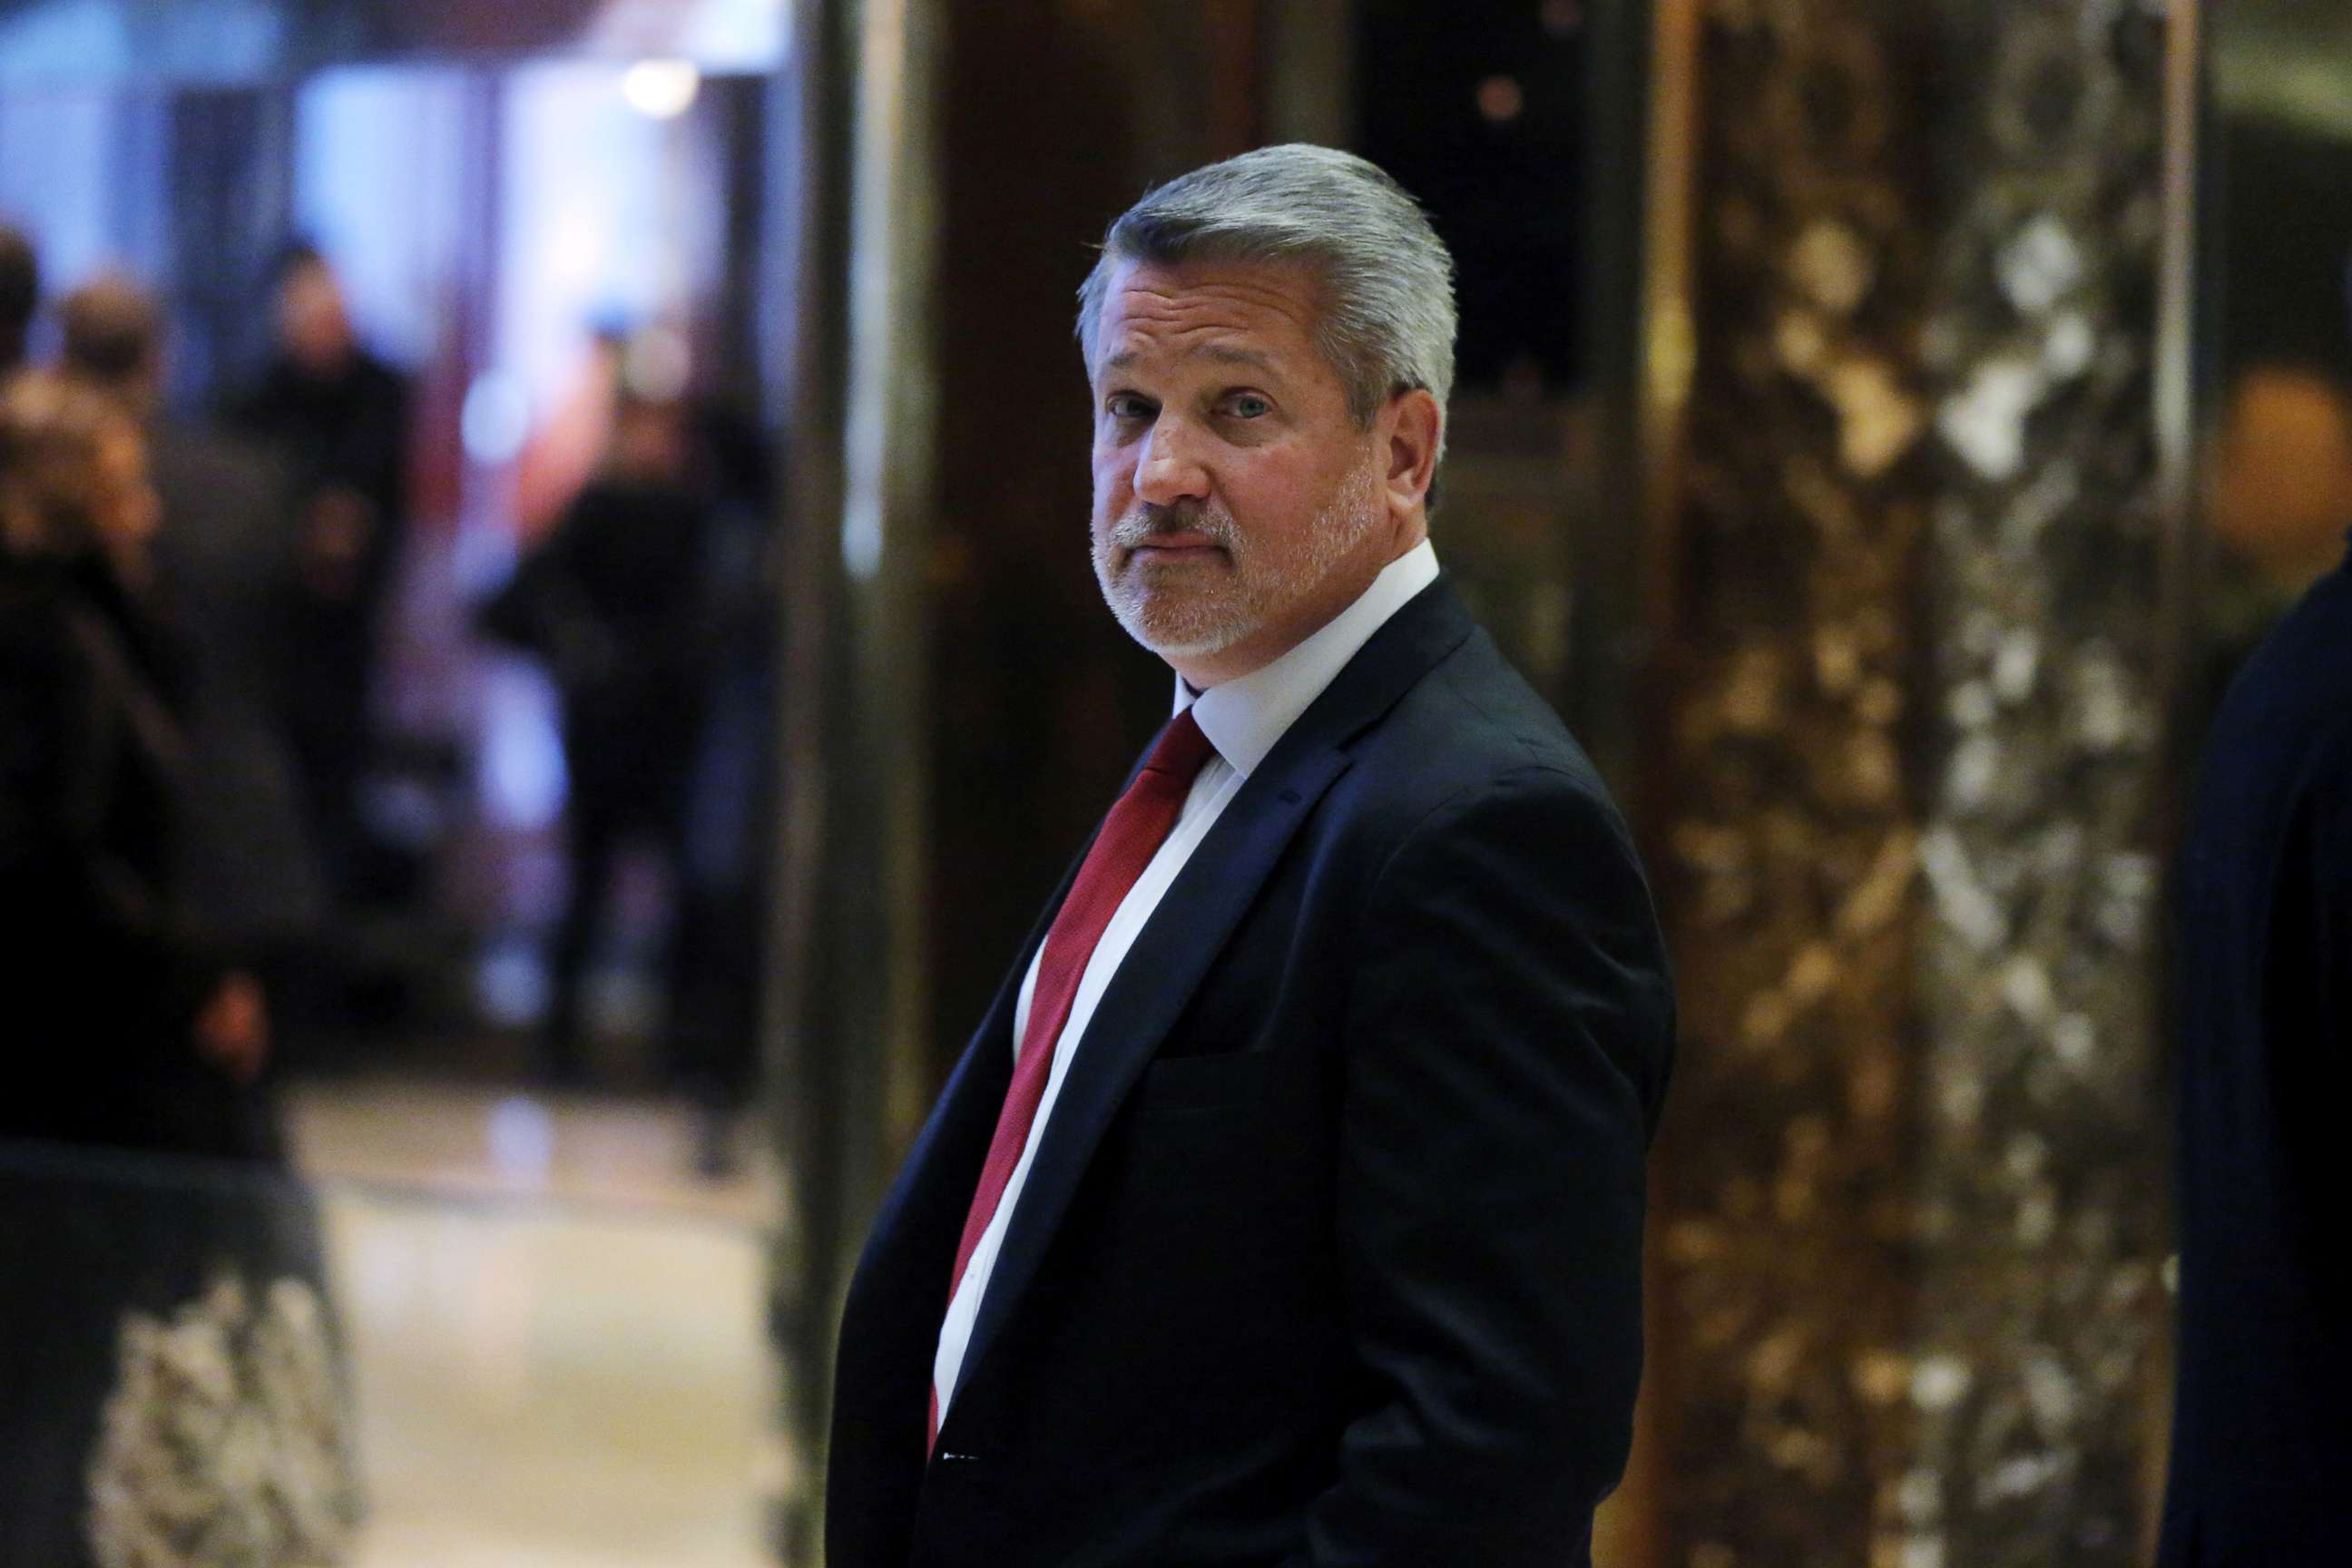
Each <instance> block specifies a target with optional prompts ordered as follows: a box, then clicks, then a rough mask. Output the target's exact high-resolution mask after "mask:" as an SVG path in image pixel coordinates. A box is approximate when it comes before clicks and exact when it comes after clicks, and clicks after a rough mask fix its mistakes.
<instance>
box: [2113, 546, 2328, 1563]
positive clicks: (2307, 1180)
mask: <svg viewBox="0 0 2352 1568" xmlns="http://www.w3.org/2000/svg"><path fill="white" fill-rule="evenodd" d="M2178 905H2179V945H2180V952H2179V976H2180V978H2179V998H2180V1013H2179V1031H2180V1040H2179V1045H2180V1058H2179V1060H2180V1110H2179V1116H2180V1132H2179V1136H2180V1145H2179V1147H2180V1168H2179V1180H2180V1346H2179V1359H2178V1366H2179V1398H2178V1400H2177V1401H2176V1403H2175V1406H2174V1417H2173V1436H2172V1469H2171V1477H2170V1479H2169V1482H2168V1486H2167V1489H2166V1498H2165V1510H2164V1540H2163V1546H2162V1549H2161V1552H2160V1554H2159V1558H2158V1561H2159V1562H2160V1563H2162V1564H2163V1565H2164V1568H2320V1565H2321V1564H2333V1563H2352V1500H2347V1496H2346V1493H2347V1488H2352V1222H2347V1218H2346V1211H2345V1195H2344V1194H2345V1181H2344V1171H2343V1150H2344V1141H2345V1134H2344V1118H2345V1112H2346V1107H2347V1103H2352V563H2347V565H2345V566H2343V567H2339V568H2338V569H2337V570H2336V572H2334V573H2333V574H2330V575H2329V576H2327V577H2326V578H2324V579H2322V580H2321V582H2320V583H2319V584H2318V585H2317V586H2316V587H2315V588H2314V589H2313V590H2312V591H2311V593H2310V594H2309V595H2306V596H2305V599H2304V601H2303V602H2302V603H2301V604H2300V605H2297V606H2296V607H2295V608H2294V610H2292V611H2290V612H2289V613H2288V614H2287V616H2286V617H2285V618H2284V620H2282V621H2281V622H2280V624H2279V626H2277V628H2276V629H2275V630H2274V631H2273V633H2272V634H2271V637H2269V639H2268V640H2267V641H2265V642H2264V643H2263V646H2262V647H2260V648H2259V649H2257V650H2256V652H2255V653H2254V656H2253V657H2252V658H2251V659H2249V660H2248V661H2247V663H2246V667H2245V668H2244V669H2243V670H2242V671H2241V672H2240V674H2239V676H2238V679H2237V680H2236V681H2235V683H2234V684H2233V685H2232V686H2231V689H2230V694H2229V696H2228V698H2227V699H2225V700H2224V701H2223V702H2222V705H2221V713H2220V715H2219V716H2218V717H2217V718H2216V719H2215V720H2214V721H2213V727H2212V731H2211V733H2210V736H2209V737H2208V740H2207V742H2206V752H2205V763H2204V768H2203V771H2202V775H2201V777H2200V780H2199V783H2198V789H2197V803H2196V807H2195V811H2194V814H2193V816H2192V818H2191V821H2190V824H2189V833H2188V837H2187V841H2186V844H2185V846H2184V848H2183V852H2182V858H2181V864H2180V875H2179V891H2178Z"/></svg>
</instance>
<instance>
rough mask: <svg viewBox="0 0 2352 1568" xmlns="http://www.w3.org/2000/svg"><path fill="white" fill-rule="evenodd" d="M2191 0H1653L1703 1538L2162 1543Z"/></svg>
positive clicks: (1685, 1374) (1697, 1533) (1659, 302)
mask: <svg viewBox="0 0 2352 1568" xmlns="http://www.w3.org/2000/svg"><path fill="white" fill-rule="evenodd" d="M2190 4H2191V0H2173V4H2172V5H2171V6H2170V7H2168V5H2166V4H2165V3H2164V0H2010V3H2003V4H1993V3H1991V0H1939V3H1932V4H1928V5H1919V6H1910V7H1896V6H1893V5H1881V4H1872V3H1870V0H1661V5H1660V10H1661V15H1660V17H1659V28H1658V36H1659V37H1660V39H1661V40H1662V42H1663V43H1664V44H1666V45H1667V46H1668V47H1673V41H1674V40H1676V39H1682V40H1685V41H1686V45H1687V47H1686V49H1685V52H1684V53H1682V54H1681V55H1680V56H1679V58H1675V57H1672V56H1667V57H1664V58H1660V59H1659V60H1658V61H1657V66H1656V76H1657V79H1658V80H1659V81H1660V82H1661V83H1664V84H1667V85H1666V86H1662V88H1661V89H1659V90H1660V94H1661V97H1660V101H1661V102H1662V103H1676V102H1680V101H1683V100H1685V98H1686V100H1687V101H1688V104H1689V112H1688V113H1687V114H1686V115H1685V116H1682V117H1680V118H1677V117H1675V116H1672V115H1664V114H1662V115H1661V116H1660V117H1659V118H1658V121H1657V124H1658V134H1659V135H1660V136H1662V137H1664V138H1666V139H1668V140H1669V141H1671V140H1672V139H1674V138H1676V137H1680V136H1686V137H1688V138H1689V140H1688V142H1687V146H1686V151H1685V153H1684V154H1683V155H1680V156H1677V155H1676V154H1675V149H1674V148H1673V147H1672V146H1668V147H1665V148H1663V149H1654V156H1653V159H1652V166H1653V168H1654V169H1655V170H1660V171H1665V172H1668V173H1670V174H1671V173H1673V172H1675V171H1681V172H1683V173H1684V174H1685V175H1686V178H1685V179H1683V180H1681V181H1677V182H1674V183H1670V184H1666V185H1664V186H1662V187H1660V188H1655V189H1654V190H1653V192H1652V203H1653V210H1654V223H1653V231H1652V232H1653V235H1654V237H1655V238H1656V239H1658V240H1660V241H1662V242H1664V243H1665V244H1667V245H1668V246H1669V247H1672V248H1673V250H1674V252H1675V253H1674V254H1670V255H1665V256H1653V258H1652V273H1651V276H1652V278H1653V279H1654V283H1653V295H1652V298H1651V300H1650V302H1649V308H1650V314H1651V320H1652V322H1653V329H1654V330H1653V334H1652V349H1651V354H1652V358H1653V361H1654V365H1653V374H1652V381H1653V385H1654V388H1656V389H1660V392H1661V395H1662V396H1663V398H1664V401H1665V402H1666V403H1667V404H1668V405H1670V406H1667V407H1665V409H1664V417H1663V418H1660V417H1654V418H1653V419H1652V420H1651V422H1650V426H1649V437H1648V438H1649V440H1650V441H1651V444H1652V445H1653V447H1654V448H1655V447H1670V448H1672V449H1673V450H1674V451H1675V452H1676V453H1678V458H1676V460H1674V461H1672V462H1670V463H1667V464H1664V466H1663V468H1661V469H1660V470H1659V471H1660V473H1661V479H1660V483H1659V489H1658V490H1657V494H1656V495H1655V497H1654V500H1655V501H1656V503H1657V515H1658V516H1659V518H1660V520H1661V521H1662V523H1663V524H1664V527H1663V529H1662V530H1661V541H1660V549H1661V562H1662V566H1663V569H1662V572H1661V574H1660V580H1661V584H1662V591H1661V597H1660V605H1661V608H1662V612H1663V618H1664V631H1665V633H1666V635H1665V637H1664V639H1663V642H1662V646H1663V647H1666V648H1667V649H1669V650H1672V651H1671V652H1670V653H1669V655H1668V656H1667V662H1666V664H1665V665H1664V668H1662V670H1661V675H1662V678H1663V679H1664V684H1665V685H1666V687H1667V689H1669V690H1670V691H1671V692H1672V694H1673V695H1672V700H1671V703H1670V704H1669V706H1668V715H1669V716H1668V717H1667V719H1666V720H1665V721H1664V732H1663V733H1661V734H1659V735H1658V736H1656V737H1655V738H1654V739H1655V743H1654V746H1653V748H1652V757H1653V774H1654V777H1655V778H1656V779H1657V780H1658V781H1659V783H1660V787H1661V793H1662V795H1663V799H1664V805H1665V810H1664V819H1663V821H1662V822H1661V823H1660V825H1659V827H1658V830H1657V832H1656V833H1655V835H1654V838H1655V842H1656V845H1657V847H1658V848H1659V849H1660V851H1662V853H1663V855H1664V861H1663V863H1662V864H1661V866H1660V870H1661V872H1662V875H1663V879H1664V882H1665V883H1666V886H1667V888H1668V889H1669V906H1670V921H1671V923H1672V927H1673V934H1674V939H1675V949H1676V954H1677V961H1678V963H1679V965H1680V972H1681V981H1682V989H1683V1002H1684V1009H1685V1038H1686V1043H1685V1055H1684V1058H1683V1063H1682V1067H1681V1072H1680V1078H1679V1080H1678V1083H1677V1088H1676V1095H1675V1104H1674V1105H1673V1107H1672V1109H1671V1112H1670V1121H1669V1128H1668V1132H1667V1143H1666V1146H1665V1149H1664V1156H1663V1159H1662V1161H1661V1166H1660V1168H1661V1171H1662V1175H1663V1179H1662V1184H1661V1185H1662V1191H1661V1197H1660V1210H1661V1213H1660V1225H1659V1227H1658V1237H1659V1244H1660V1247H1661V1255H1662V1256H1661V1268H1660V1272H1661V1276H1662V1280H1663V1284H1664V1294H1663V1300H1662V1304H1661V1305H1662V1311H1661V1320H1662V1321H1661V1323H1660V1336H1659V1337H1660V1340H1661V1344H1660V1349H1659V1358H1660V1368H1659V1379H1658V1382H1657V1384H1656V1390H1655V1397H1656V1401H1657V1405H1656V1408H1655V1411H1654V1414H1655V1415H1656V1416H1657V1418H1658V1420H1659V1424H1660V1429H1661V1431H1662V1433H1663V1435H1664V1436H1663V1447H1662V1452H1661V1455H1660V1457H1659V1459H1658V1464H1659V1468H1660V1471H1661V1474H1660V1478H1659V1486H1660V1489H1661V1494H1662V1497H1663V1500H1664V1501H1663V1510H1664V1519H1663V1521H1662V1525H1663V1528H1662V1530H1661V1532H1660V1539H1661V1542H1662V1544H1661V1547H1660V1552H1659V1556H1660V1561H1661V1563H1662V1564H1667V1565H1671V1568H1741V1565H1745V1564H1749V1563H1754V1564H1797V1563H1801V1564H1804V1565H1806V1568H1832V1565H1842V1564H1853V1565H1854V1568H1864V1565H1867V1568H1993V1565H1999V1564H2036V1565H2039V1564H2047V1563H2067V1564H2070V1565H2094V1564H2104V1563H2116V1564H2123V1563H2134V1562H2137V1561H2141V1560H2143V1558H2144V1555H2145V1548H2144V1544H2143V1536H2144V1532H2145V1530H2146V1527H2147V1518H2148V1515H2149V1511H2150V1507H2151V1502H2152V1486H2153V1481H2152V1477H2153V1470H2152V1468H2151V1466H2150V1465H2149V1462H2148V1460H2149V1455H2150V1451H2151V1446H2152V1445H2153V1444H2155V1443H2157V1442H2158V1441H2159V1440H2160V1437H2161V1431H2162V1419H2161V1417H2162V1408H2161V1407H2162V1400H2163V1376H2162V1373H2163V1366H2162V1358H2161V1353H2160V1348H2161V1346H2162V1344H2163V1342H2164V1340H2165V1332H2164V1330H2165V1323H2166V1317H2167V1312H2168V1304H2167V1302H2166V1300H2165V1294H2164V1289H2163V1283H2162V1272H2163V1264H2164V1259H2165V1257H2166V1255H2167V1253H2168V1249H2169V1245H2170V1244H2169V1239H2168V1236H2169V1232H2168V1214H2167V1212H2166V1205H2165V1193H2166V1190H2167V1182H2168V1164H2167V1161H2166V1151H2167V1136H2168V1109H2167V1107H2166V1104H2165V1102H2164V1098H2163V1095H2162V1093H2161V1085H2162V1072H2161V1061H2162V1051H2161V1046H2160V1040H2161V1031H2160V1026H2159V1023H2160V1021H2159V1016H2158V1007H2157V1001H2156V999H2157V996H2158V988H2159V977H2158V962H2157V961H2158V931H2159V928H2160V912H2159V902H2158V893H2159V883H2160V880H2161V870H2162V866H2163V858H2164V845H2165V842H2166V834H2167V831H2168V828H2167V807H2168V801H2169V796H2168V783H2167V779H2166V776H2165V771H2164V768H2163V766H2162V763H2163V759H2164V752H2162V750H2161V742H2162V738H2163V737H2162V732H2161V731H2162V727H2163V719H2164V714H2165V702H2166V697H2167V692H2168V682H2169V680H2170V670H2169V667H2170V661H2171V657H2172V647H2171V640H2170V639H2171V630H2170V627H2171V626H2173V625H2175V624H2177V623H2178V620H2179V609H2178V591H2177V590H2178V586H2179V585H2178V583H2177V581H2176V577H2177V574H2176V573H2175V572H2174V570H2173V567H2172V564H2171V563H2172V562H2173V560H2174V559H2175V553H2174V552H2173V551H2172V550H2171V548H2170V541H2171V539H2172V538H2173V536H2174V533H2175V531H2176V528H2177V522H2178V514H2179V497H2180V496H2181V495H2182V494H2183V493H2184V488H2185V487H2184V485H2183V482H2182V474H2181V469H2182V466H2183V463H2184V461H2185V451H2186V442H2185V441H2184V440H2182V439H2181V438H2180V437H2179V426H2180V424H2181V423H2182V421H2184V420H2185V417H2186V415H2185V406H2184V405H2183V401H2182V390H2181V389H2183V388H2185V386H2186V384H2187V383H2186V380H2185V377H2186V367H2185V363H2183V362H2184V361H2185V356H2186V352H2187V334H2186V331H2185V328H2184V326H2183V324H2182V323H2181V321H2180V320H2179V316H2180V313H2181V312H2182V311H2183V310H2185V309H2186V297H2187V296H2186V289H2185V287H2184V286H2183V282H2184V279H2183V278H2182V276H2181V274H2182V272H2183V270H2184V269H2185V267H2186V258H2187V255H2188V250H2187V247H2185V246H2184V245H2180V244H2179V243H2176V242H2175V240H2177V237H2178V236H2180V235H2182V234H2185V233H2186V228H2187V225H2188V223H2189V216H2190V215H2189V210H2188V209H2189V203H2188V198H2187V195H2186V192H2187V181H2186V179H2185V177H2184V174H2185V160H2184V159H2183V158H2182V157H2181V156H2180V154H2181V152H2182V150H2183V149H2184V148H2186V146H2187V145H2188V143H2187V141H2186V139H2187V137H2188V135H2189V130H2190V126H2191V121H2193V109H2194V95H2193V92H2189V91H2184V90H2183V89H2182V84H2183V83H2184V82H2193V75H2192V74H2190V71H2189V68H2190V66H2191V64H2192V63H2193V58H2194V33H2193V21H2194V13H2193V10H2192V9H2190V8H2189V6H2190ZM1676 73H1683V74H1681V75H1680V76H1677V75H1676ZM1677 86H1678V87H1679V88H1680V89H1681V90H1680V91H1679V92H1678V91H1676V90H1674V89H1675V88H1676V87H1677ZM1653 413H1654V414H1656V413H1657V410H1653Z"/></svg>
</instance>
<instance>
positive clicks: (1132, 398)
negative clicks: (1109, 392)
mask: <svg viewBox="0 0 2352 1568" xmlns="http://www.w3.org/2000/svg"><path fill="white" fill-rule="evenodd" d="M1103 406H1104V407H1105V408H1107V409H1108V410H1109V411H1110V416H1111V417H1112V418H1114V419H1149V418H1150V417H1151V405H1150V404H1149V403H1146V402H1145V401H1144V400H1143V399H1142V398H1140V397H1138V396H1136V395H1134V394H1133V393H1131V392H1121V393H1117V394H1115V395H1113V396H1112V397H1111V399H1110V401H1109V402H1108V403H1106V404H1105V405H1103Z"/></svg>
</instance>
